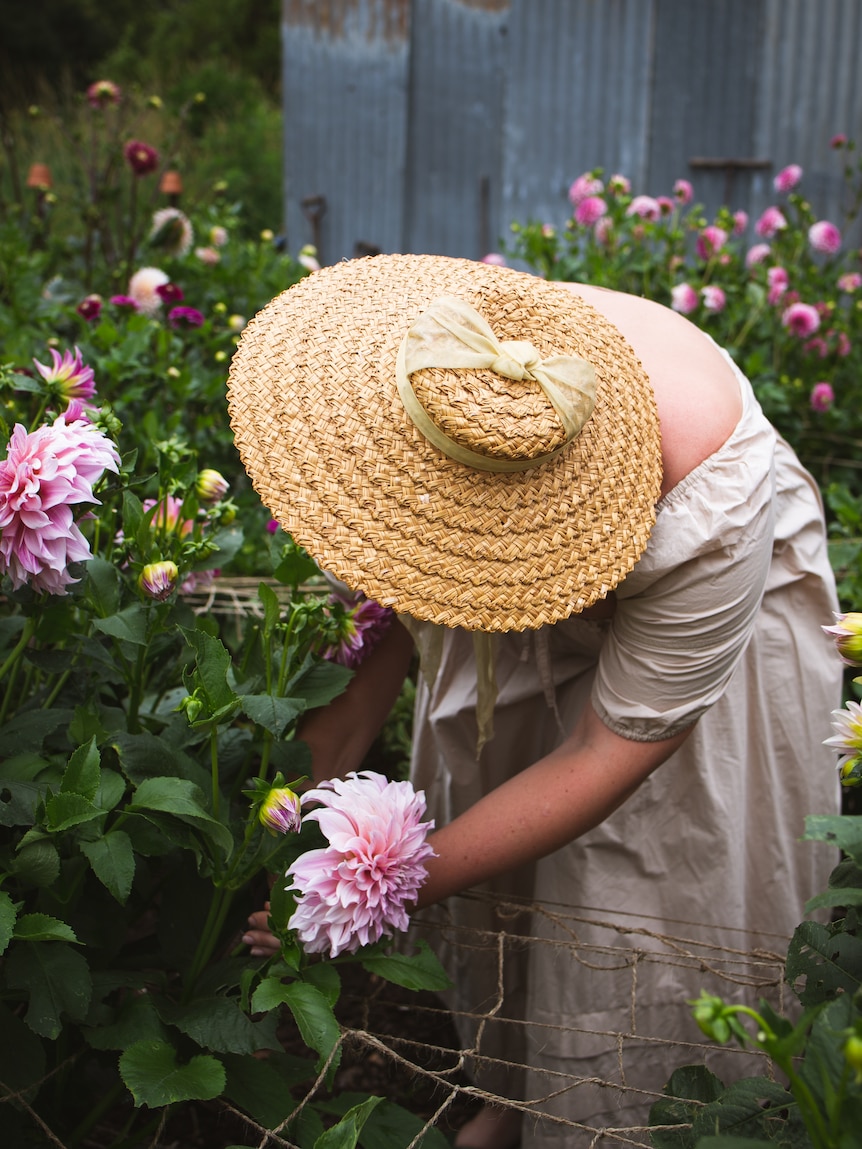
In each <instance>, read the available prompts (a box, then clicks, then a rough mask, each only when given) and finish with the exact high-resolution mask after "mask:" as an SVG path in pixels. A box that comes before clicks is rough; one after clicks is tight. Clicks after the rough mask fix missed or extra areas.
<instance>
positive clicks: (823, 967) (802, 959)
mask: <svg viewBox="0 0 862 1149" xmlns="http://www.w3.org/2000/svg"><path fill="white" fill-rule="evenodd" d="M860 969H862V938H857V937H853V936H852V934H846V933H844V932H843V931H841V929H840V927H839V926H824V925H821V924H820V923H819V922H802V923H801V924H800V925H799V926H797V927H796V930H795V931H794V934H793V937H792V938H791V940H790V945H789V947H788V950H787V961H786V964H785V977H786V979H787V981H788V983H789V984H790V985H791V986H793V990H794V993H796V995H797V996H798V998H799V1000H800V1001H801V1002H802V1004H803V1005H804V1006H810V1005H818V1004H819V1003H820V1002H821V1001H824V1000H826V999H828V998H831V997H835V996H836V995H837V994H838V993H841V992H845V991H846V992H849V993H853V992H855V990H856V989H858V987H859V970H860Z"/></svg>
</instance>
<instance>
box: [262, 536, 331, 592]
mask: <svg viewBox="0 0 862 1149" xmlns="http://www.w3.org/2000/svg"><path fill="white" fill-rule="evenodd" d="M282 537H283V536H282ZM276 542H277V540H276ZM275 552H276V547H273V554H275ZM272 573H273V577H274V578H276V579H277V580H278V582H281V583H286V584H287V585H288V586H299V584H300V583H303V582H305V581H306V579H310V578H313V577H314V576H315V575H316V574H320V568H319V567H318V565H317V563H316V562H315V561H314V559H311V558H309V557H308V555H307V554H306V553H305V551H304V550H302V549H301V548H300V547H298V546H297V545H296V543H294V542H293V540H292V539H291V540H290V542H289V549H288V550H287V553H284V554H282V557H281V559H280V560H278V561H277V565H276V566H275V569H274V570H273V572H272Z"/></svg>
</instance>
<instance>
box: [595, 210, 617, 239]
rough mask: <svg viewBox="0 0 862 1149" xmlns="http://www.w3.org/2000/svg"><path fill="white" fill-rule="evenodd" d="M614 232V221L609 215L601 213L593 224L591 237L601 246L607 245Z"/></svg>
mask: <svg viewBox="0 0 862 1149" xmlns="http://www.w3.org/2000/svg"><path fill="white" fill-rule="evenodd" d="M613 234H614V221H613V220H612V219H611V217H610V216H609V215H603V216H602V217H601V219H597V220H596V222H595V224H594V225H593V238H594V239H595V241H596V243H598V244H601V246H602V247H609V246H610V243H611V239H612V237H613Z"/></svg>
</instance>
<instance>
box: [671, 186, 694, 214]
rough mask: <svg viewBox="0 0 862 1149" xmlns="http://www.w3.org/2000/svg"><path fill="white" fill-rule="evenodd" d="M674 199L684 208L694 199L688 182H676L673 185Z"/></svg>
mask: <svg viewBox="0 0 862 1149" xmlns="http://www.w3.org/2000/svg"><path fill="white" fill-rule="evenodd" d="M673 194H674V199H675V200H676V201H677V203H680V204H682V205H683V207H685V205H686V204H687V203H691V201H692V199H693V198H694V188H693V187H692V186H691V184H690V183H689V182H688V180H677V181H676V183H675V184H674V185H673Z"/></svg>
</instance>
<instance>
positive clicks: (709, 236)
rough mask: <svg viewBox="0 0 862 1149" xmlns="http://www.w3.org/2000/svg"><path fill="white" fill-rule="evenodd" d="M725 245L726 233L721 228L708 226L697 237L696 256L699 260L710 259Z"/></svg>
mask: <svg viewBox="0 0 862 1149" xmlns="http://www.w3.org/2000/svg"><path fill="white" fill-rule="evenodd" d="M726 243H727V232H726V231H725V230H724V228H723V227H716V225H715V224H710V226H709V227H705V228H704V229H703V231H702V232H701V233H700V235H699V236H698V237H697V254H698V255H699V256H700V258H701V259H711V258H712V256H714V255H716V254H717V253H718V252H719V251H721V249H722V248H723V247H724V245H725V244H726Z"/></svg>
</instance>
